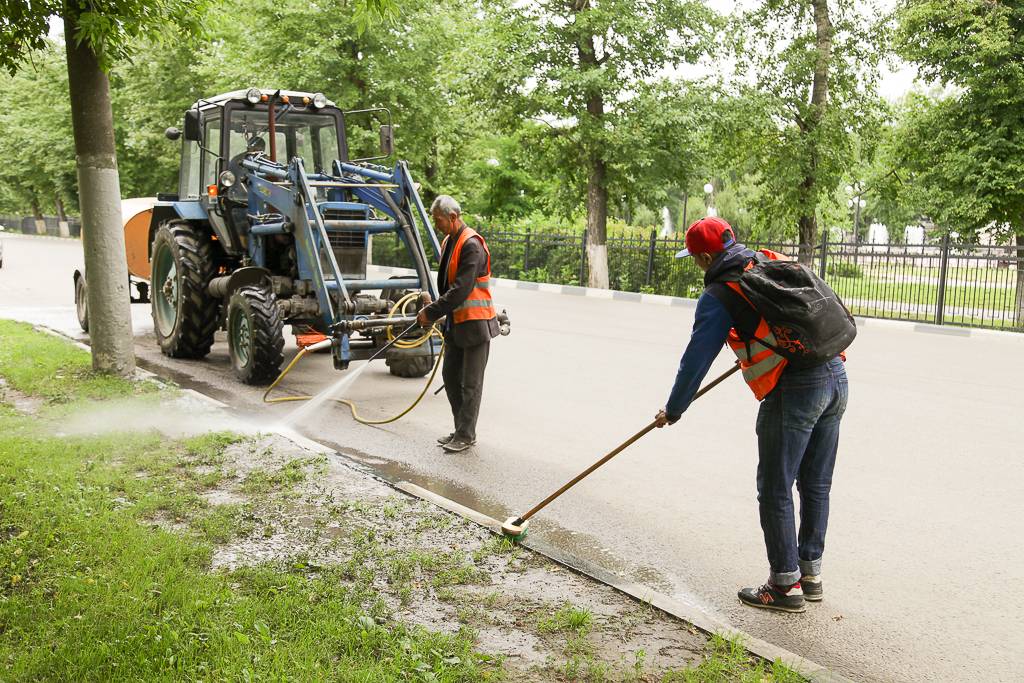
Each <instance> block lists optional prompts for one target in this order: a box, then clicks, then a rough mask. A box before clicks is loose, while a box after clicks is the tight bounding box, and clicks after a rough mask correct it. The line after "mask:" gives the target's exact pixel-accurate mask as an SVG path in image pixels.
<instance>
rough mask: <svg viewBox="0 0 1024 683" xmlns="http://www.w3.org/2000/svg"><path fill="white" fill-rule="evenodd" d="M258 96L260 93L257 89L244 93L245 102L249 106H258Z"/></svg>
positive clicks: (250, 89)
mask: <svg viewBox="0 0 1024 683" xmlns="http://www.w3.org/2000/svg"><path fill="white" fill-rule="evenodd" d="M260 95H262V93H261V92H260V89H259V88H249V89H248V90H246V91H245V100H246V101H247V102H248V103H249V104H259V101H260Z"/></svg>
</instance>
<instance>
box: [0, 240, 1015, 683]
mask: <svg viewBox="0 0 1024 683" xmlns="http://www.w3.org/2000/svg"><path fill="white" fill-rule="evenodd" d="M0 239H3V240H4V242H5V264H4V268H3V269H2V270H0V317H17V318H21V319H26V320H32V321H35V322H41V323H44V324H47V325H50V326H52V327H55V328H58V329H61V330H63V331H66V332H69V333H75V332H76V330H77V324H76V323H75V319H74V307H73V300H72V292H73V290H72V287H71V271H72V269H73V268H74V267H75V263H76V262H78V261H80V259H81V254H80V245H79V243H78V242H76V241H70V240H44V239H39V238H29V237H17V236H4V237H0ZM495 300H496V303H497V305H498V306H499V308H501V307H505V308H507V309H508V311H509V314H510V316H511V318H512V335H511V336H509V337H501V338H498V339H496V340H495V341H494V343H493V345H492V349H491V360H490V364H489V366H488V371H487V378H486V382H485V390H484V391H485V396H484V403H483V408H482V411H481V417H480V427H479V437H480V441H479V443H478V445H477V446H476V447H475V448H474V449H471V450H470V451H467V452H465V453H461V454H457V455H449V454H446V453H444V452H443V451H442V450H441V449H440V448H438V447H436V445H435V444H434V439H435V438H436V437H437V436H439V435H441V434H444V433H447V432H448V431H450V429H451V417H450V412H449V410H448V406H447V403H446V401H445V400H444V398H443V395H439V396H436V397H435V396H432V395H431V394H428V397H427V398H425V399H424V401H423V403H422V404H421V405H420V407H418V408H417V409H416V410H415V411H414V412H413V413H412V414H410V415H409V416H408V417H406V418H405V419H403V420H401V421H400V422H398V423H394V424H391V425H387V426H385V427H367V426H363V425H359V424H357V423H355V422H354V421H353V420H352V419H351V417H350V416H349V412H348V409H347V408H345V407H344V406H339V405H334V406H332V407H330V408H328V409H325V410H323V411H320V412H319V413H317V414H315V415H313V416H312V417H311V418H310V419H309V420H308V421H307V422H305V423H303V424H302V425H300V426H299V431H301V432H302V433H304V434H306V435H307V436H309V437H311V438H314V439H317V440H319V441H321V442H323V443H325V444H328V445H332V446H334V447H336V448H338V449H339V450H340V451H342V452H344V453H346V454H347V455H349V456H350V457H353V458H355V459H357V460H360V461H362V462H363V463H365V464H367V465H369V466H371V467H373V468H376V469H378V471H382V472H387V473H388V474H391V475H393V476H394V475H401V476H402V477H403V478H405V479H407V480H409V481H412V482H413V483H416V484H419V485H420V486H423V487H425V488H428V489H430V490H432V491H435V492H437V493H439V494H441V495H445V496H448V497H450V498H453V499H455V500H456V501H458V502H460V503H463V504H465V505H468V506H470V507H474V508H476V509H479V510H481V511H482V512H485V513H487V514H490V515H491V516H494V517H497V518H499V519H503V518H505V517H507V516H511V515H514V514H518V513H522V512H524V511H525V510H527V509H528V508H530V507H531V506H533V505H534V504H535V503H537V502H539V501H540V500H541V499H543V498H544V497H545V496H547V495H548V493H550V492H551V491H553V490H554V489H556V488H557V487H558V486H560V485H561V484H562V483H564V482H565V481H566V480H568V479H569V478H571V477H572V476H574V475H575V474H576V473H577V472H579V471H580V470H582V469H584V468H585V467H587V466H588V465H590V464H591V463H592V462H593V461H595V460H597V459H598V458H599V457H600V456H602V455H603V454H604V453H605V452H607V451H608V450H610V449H611V448H612V447H614V446H615V445H617V444H618V443H619V442H621V441H623V440H624V439H625V438H627V437H628V436H630V435H632V434H633V433H634V432H636V431H637V430H639V429H640V428H641V427H643V426H644V425H645V424H647V423H648V422H649V421H650V420H651V418H652V417H653V415H654V412H655V411H656V410H657V409H658V408H659V407H660V406H661V405H662V403H663V402H664V400H665V398H666V396H667V394H668V390H669V388H670V384H671V381H672V378H673V376H674V373H675V368H676V365H677V363H678V359H679V355H680V353H681V351H682V348H683V345H684V344H685V341H686V339H687V337H688V333H689V329H690V327H691V325H692V322H693V321H692V308H689V307H681V306H660V305H654V304H638V303H631V302H622V301H611V300H602V299H595V298H588V297H576V296H569V295H561V294H553V293H545V292H537V291H524V290H516V289H510V288H508V287H502V286H499V287H497V288H495ZM133 309H134V310H133V319H134V323H135V330H136V335H137V345H136V348H137V354H138V358H139V360H140V363H141V364H142V365H143V366H145V367H149V368H150V369H153V370H155V371H157V372H159V373H160V374H162V375H165V376H169V377H170V378H172V379H174V380H175V381H178V382H180V383H182V384H184V385H187V386H192V387H194V388H196V389H198V390H200V391H203V392H204V393H207V394H209V395H211V396H214V397H216V398H219V399H221V400H223V401H225V402H227V403H229V404H231V405H232V406H233V407H234V408H235V409H236V410H237V411H239V412H240V413H242V414H244V415H247V416H248V417H250V418H251V419H252V420H254V421H256V422H257V423H260V424H271V423H274V422H278V421H280V420H282V419H283V418H284V417H285V416H286V415H287V414H288V412H289V411H291V410H292V409H294V407H295V404H291V405H288V404H282V405H265V404H263V403H262V402H261V395H262V390H258V389H255V388H251V387H245V386H242V385H240V384H238V383H236V382H235V381H234V379H233V376H232V374H231V371H230V368H229V365H228V359H227V348H226V344H225V343H223V338H222V335H219V336H218V340H219V342H218V344H217V345H215V347H214V350H213V352H212V353H211V354H210V356H209V357H208V358H207V359H205V360H203V361H172V360H170V359H167V358H164V357H163V356H161V355H160V353H159V350H158V348H157V347H156V344H155V341H154V339H153V337H152V323H151V321H150V318H149V309H148V306H144V305H143V306H139V305H137V306H134V307H133ZM1022 351H1024V336H1021V337H1016V336H1012V335H996V334H979V333H975V334H974V335H972V336H970V337H966V336H962V335H956V334H940V333H935V332H932V333H929V332H920V331H915V329H914V326H913V325H910V324H887V323H881V322H877V321H868V322H867V324H866V325H865V326H864V327H863V328H861V331H860V334H859V336H858V339H857V341H856V342H855V345H854V346H853V348H852V349H851V352H850V358H849V362H848V365H847V367H848V372H849V376H850V406H849V409H848V412H847V414H846V417H845V419H844V422H843V434H842V439H841V445H840V453H839V460H838V464H837V467H836V474H835V482H834V487H833V496H832V517H831V520H830V528H829V535H828V548H827V549H826V553H825V562H824V572H823V576H824V583H825V588H826V597H825V600H824V602H822V603H820V604H818V605H809V607H808V611H807V612H806V613H804V614H802V615H782V614H774V613H763V612H760V611H756V610H752V609H750V608H745V607H742V606H741V605H739V604H738V602H737V600H736V598H735V591H736V589H738V588H740V587H741V586H744V585H751V584H756V583H760V582H761V581H763V580H764V579H765V577H766V576H767V566H766V561H765V559H764V547H763V543H762V540H761V531H760V527H759V525H758V520H757V503H756V499H755V489H754V468H755V465H756V442H755V437H754V431H753V425H754V416H755V414H756V410H757V404H756V402H755V401H754V400H753V398H752V397H751V395H750V393H749V390H748V389H747V388H746V387H745V386H744V385H743V383H742V381H741V380H740V379H739V378H738V377H737V378H733V379H730V380H729V381H728V382H726V383H725V384H723V385H722V386H720V387H718V388H716V389H715V390H713V391H712V392H710V393H709V394H708V395H707V396H706V397H704V398H702V399H701V400H700V401H698V402H697V403H695V404H694V406H693V407H692V408H691V410H690V411H689V412H688V413H687V414H686V415H685V416H684V417H683V419H682V420H681V421H680V422H679V423H678V424H676V425H675V426H673V427H669V428H666V429H664V430H657V431H655V432H653V433H651V434H650V435H648V436H647V437H645V438H644V439H643V440H641V441H640V442H638V443H637V444H636V445H634V446H633V447H632V448H630V449H629V450H627V451H626V452H624V453H622V454H621V455H619V456H618V457H617V458H616V459H615V460H612V461H611V462H610V463H609V464H607V465H606V466H605V467H603V468H601V469H600V470H598V471H597V472H596V473H595V474H593V475H591V476H590V477H589V478H588V479H586V480H585V481H583V482H582V483H580V484H579V485H578V486H577V487H576V488H574V489H573V490H572V491H570V492H569V493H567V494H566V495H565V496H563V497H562V498H560V499H559V500H558V501H556V502H555V503H553V504H552V505H551V506H550V507H548V508H547V509H546V510H544V511H543V512H542V513H540V514H539V515H538V516H537V517H536V518H534V520H533V523H532V525H531V529H530V533H531V535H534V536H539V537H541V538H543V539H544V540H546V541H548V542H552V543H555V544H557V545H559V546H560V547H563V548H565V549H567V550H569V551H571V552H573V553H575V554H577V555H579V556H581V557H583V558H585V559H588V560H590V561H593V562H597V563H599V564H601V565H602V566H604V567H606V568H608V569H611V570H613V571H616V572H618V573H620V574H622V575H623V576H626V577H628V578H630V579H631V580H634V581H636V582H638V583H644V584H647V585H650V586H652V587H654V588H656V589H658V590H660V591H662V592H665V593H668V594H670V595H672V596H673V597H675V598H676V599H679V600H681V601H684V602H686V603H688V604H690V605H693V606H695V607H697V608H698V609H702V610H705V611H706V612H708V613H711V614H713V615H715V616H717V617H719V618H722V619H725V620H727V621H729V622H731V623H732V624H734V625H735V626H736V627H738V628H741V629H743V630H746V631H747V632H749V633H751V634H752V635H754V636H757V637H760V638H763V639H765V640H768V641H770V642H774V643H777V644H778V645H781V646H783V647H786V648H788V649H790V650H792V651H794V652H797V653H799V654H801V655H804V656H806V657H808V658H810V659H812V660H815V661H817V662H819V663H821V664H824V665H826V666H830V667H832V668H834V669H836V670H837V671H839V672H841V673H843V674H845V675H847V676H850V677H852V678H854V679H857V680H870V681H921V680H935V681H951V680H986V681H1004V680H1005V681H1014V680H1022V679H1024V617H1022V615H1024V593H1022V592H1021V591H1020V589H1019V587H1020V586H1021V585H1022V584H1024V544H1022V543H1021V541H1020V539H1021V538H1022V536H1024V496H1022V494H1021V491H1024V458H1022V457H1021V452H1022V447H1021V443H1024V398H1022V397H1021V391H1020V387H1021V386H1022V384H1024V366H1022V364H1021V361H1020V357H1021V352H1022ZM293 353H294V347H293V346H292V345H290V344H289V347H288V350H287V352H286V359H287V358H290V357H291V355H292V354H293ZM730 362H731V360H730V358H729V357H728V355H727V352H723V354H722V355H721V356H720V357H719V359H718V361H717V362H716V364H715V367H714V368H713V369H712V373H720V372H723V371H724V370H725V369H727V368H728V367H729V364H730ZM340 376H341V375H339V374H336V373H335V372H334V371H333V369H331V364H330V359H329V358H328V357H327V356H326V355H314V356H311V357H309V358H306V359H304V360H303V361H302V362H301V363H300V365H299V366H298V368H297V369H296V371H295V372H293V373H292V375H291V376H290V377H289V378H288V380H287V381H286V383H285V385H284V387H283V393H284V394H287V393H289V392H291V393H295V394H308V393H316V392H317V391H319V390H320V389H322V388H323V387H324V386H325V383H327V382H330V381H334V380H335V379H337V378H339V377H340ZM436 386H439V384H435V387H436ZM420 388H421V383H420V380H408V379H399V378H396V377H392V376H390V375H389V374H388V372H387V368H386V367H385V366H384V365H383V364H382V363H381V364H379V365H377V364H375V365H374V367H371V368H369V370H368V371H367V372H365V373H364V374H363V376H362V377H361V378H360V379H359V381H358V382H356V383H355V384H354V386H353V387H352V388H351V390H350V391H349V392H348V394H347V397H348V398H351V399H354V400H355V401H357V402H358V404H359V410H360V412H361V414H363V415H364V416H366V417H370V418H380V417H387V416H390V415H393V414H395V413H397V412H399V411H400V410H401V409H403V408H404V407H405V406H406V405H408V403H409V402H411V401H412V399H413V398H414V397H415V396H416V394H417V393H418V391H419V389H420Z"/></svg>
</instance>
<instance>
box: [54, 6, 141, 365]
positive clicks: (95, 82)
mask: <svg viewBox="0 0 1024 683" xmlns="http://www.w3.org/2000/svg"><path fill="white" fill-rule="evenodd" d="M75 7H76V4H73V3H68V4H67V5H65V12H64V14H65V16H64V37H65V42H66V44H67V63H68V81H69V84H70V91H71V121H72V125H73V127H74V134H75V156H76V160H77V167H78V191H79V197H80V206H81V210H82V248H83V250H84V252H85V272H86V278H87V279H88V282H89V287H88V297H89V301H88V305H89V336H90V338H91V343H92V366H93V369H95V370H97V371H100V372H107V373H114V374H118V375H129V374H131V373H132V372H133V371H134V370H135V353H134V350H133V348H132V345H133V339H132V319H131V306H130V299H129V292H128V264H127V260H126V257H125V249H124V230H123V227H122V224H121V187H120V181H119V178H118V174H117V152H116V150H115V148H114V120H113V114H112V112H111V109H110V83H109V81H108V80H107V75H106V74H105V73H104V72H103V70H102V69H101V68H100V65H99V62H98V60H97V59H96V54H95V53H94V52H93V50H92V47H91V46H90V45H89V44H88V43H87V42H86V41H83V42H82V43H81V44H80V45H76V41H75V37H76V35H77V34H78V10H77V9H75Z"/></svg>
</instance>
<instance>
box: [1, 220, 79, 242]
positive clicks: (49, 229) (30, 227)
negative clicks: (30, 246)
mask: <svg viewBox="0 0 1024 683" xmlns="http://www.w3.org/2000/svg"><path fill="white" fill-rule="evenodd" d="M67 224H68V233H67V235H62V234H61V229H60V220H59V219H58V218H57V217H56V216H44V217H43V218H42V225H38V224H37V221H36V218H35V217H34V216H15V215H0V225H2V226H4V229H5V230H6V231H7V232H19V233H22V234H25V235H51V236H53V237H79V236H81V234H82V223H81V221H80V220H79V219H78V218H70V217H69V218H68V220H67Z"/></svg>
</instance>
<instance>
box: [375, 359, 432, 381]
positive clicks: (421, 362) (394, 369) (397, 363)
mask: <svg viewBox="0 0 1024 683" xmlns="http://www.w3.org/2000/svg"><path fill="white" fill-rule="evenodd" d="M434 360H436V359H435V358H432V357H431V356H388V357H387V358H386V360H385V362H386V363H387V365H388V370H389V371H390V372H391V374H392V375H394V376H396V377H426V376H427V375H428V374H430V371H431V370H433V369H434Z"/></svg>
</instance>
